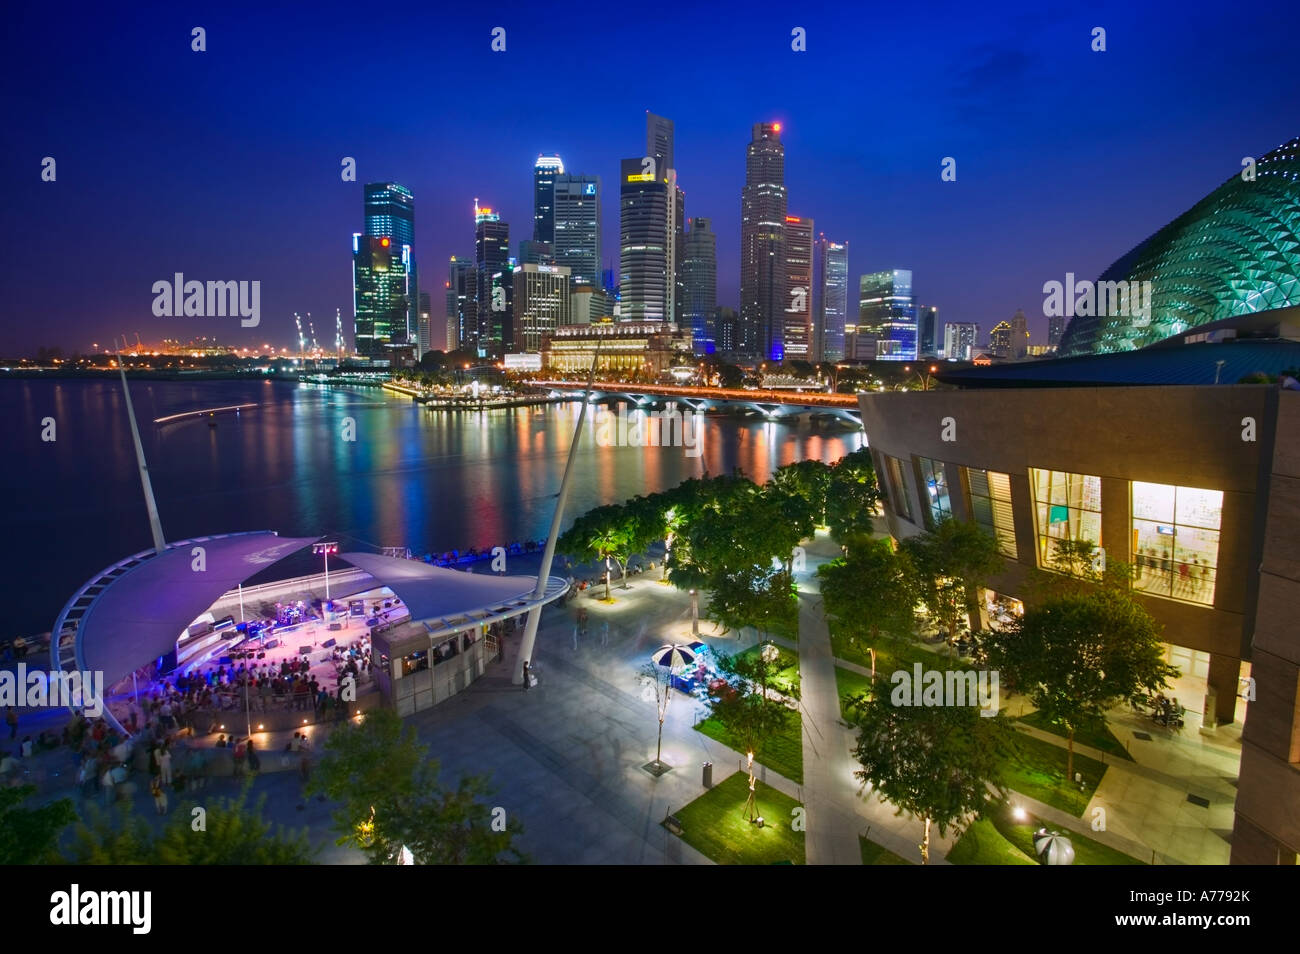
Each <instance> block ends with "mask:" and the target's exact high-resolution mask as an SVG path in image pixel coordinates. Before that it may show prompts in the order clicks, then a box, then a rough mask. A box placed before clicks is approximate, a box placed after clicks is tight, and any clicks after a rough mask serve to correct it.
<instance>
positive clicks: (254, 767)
mask: <svg viewBox="0 0 1300 954" xmlns="http://www.w3.org/2000/svg"><path fill="white" fill-rule="evenodd" d="M248 770H249V771H250V772H255V773H256V772H260V771H261V770H262V760H261V759H260V758H259V757H258V755H257V746H255V745H254V744H253V739H252V738H251V737H250V738H249V740H248Z"/></svg>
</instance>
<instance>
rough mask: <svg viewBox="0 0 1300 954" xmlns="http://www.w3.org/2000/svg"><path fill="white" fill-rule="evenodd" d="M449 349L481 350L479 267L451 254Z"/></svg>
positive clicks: (449, 269) (448, 284)
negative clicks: (479, 330)
mask: <svg viewBox="0 0 1300 954" xmlns="http://www.w3.org/2000/svg"><path fill="white" fill-rule="evenodd" d="M446 314H447V350H448V351H456V350H458V349H459V350H462V351H472V352H474V353H476V354H477V353H478V270H477V269H476V268H475V267H474V263H473V262H471V261H470V260H469V259H465V258H457V257H456V256H455V255H453V256H452V257H451V264H450V267H449V268H448V271H447V312H446Z"/></svg>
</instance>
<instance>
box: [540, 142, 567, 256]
mask: <svg viewBox="0 0 1300 954" xmlns="http://www.w3.org/2000/svg"><path fill="white" fill-rule="evenodd" d="M563 173H564V163H563V162H561V161H560V157H559V156H538V157H537V162H536V163H535V164H534V165H533V241H535V242H551V243H554V242H555V177H556V176H559V175H562V174H563Z"/></svg>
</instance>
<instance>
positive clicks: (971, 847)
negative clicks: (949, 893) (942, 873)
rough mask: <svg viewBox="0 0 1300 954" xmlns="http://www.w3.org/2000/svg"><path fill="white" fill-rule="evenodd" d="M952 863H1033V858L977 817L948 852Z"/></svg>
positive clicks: (985, 820)
mask: <svg viewBox="0 0 1300 954" xmlns="http://www.w3.org/2000/svg"><path fill="white" fill-rule="evenodd" d="M948 861H949V862H950V863H951V864H954V865H1035V864H1038V862H1036V861H1035V860H1034V859H1033V858H1031V857H1029V856H1028V855H1027V854H1025V853H1024V852H1023V851H1020V850H1019V849H1017V848H1016V847H1015V846H1014V845H1013V844H1011V842H1009V841H1007V840H1006V839H1005V838H1003V837H1002V833H1001V832H999V831H998V830H997V829H996V828H994V827H993V823H992V822H991V821H989V820H988V819H987V818H977V819H976V820H975V821H974V822H973V823H972V824H971V826H970V827H969V828H967V829H966V831H964V832H963V833H962V836H961V837H960V838H958V839H957V844H955V845H953V846H952V851H950V852H948Z"/></svg>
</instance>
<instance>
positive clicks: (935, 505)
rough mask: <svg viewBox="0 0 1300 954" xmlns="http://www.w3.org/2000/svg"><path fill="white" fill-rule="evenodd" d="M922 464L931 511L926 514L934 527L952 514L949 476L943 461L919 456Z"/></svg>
mask: <svg viewBox="0 0 1300 954" xmlns="http://www.w3.org/2000/svg"><path fill="white" fill-rule="evenodd" d="M917 460H918V461H919V462H920V464H921V477H922V479H924V480H925V493H926V502H927V503H928V504H929V512H928V513H927V514H926V515H925V519H926V523H927V524H928V525H929V526H930V527H931V529H933V528H934V526H935V525H936V524H939V523H941V522H943V521H944V520H947V519H948V518H949V517H951V516H952V500H951V498H950V497H949V496H948V477H947V474H946V473H945V472H944V469H943V462H942V461H937V460H931V459H930V458H928V457H918V458H917Z"/></svg>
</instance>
